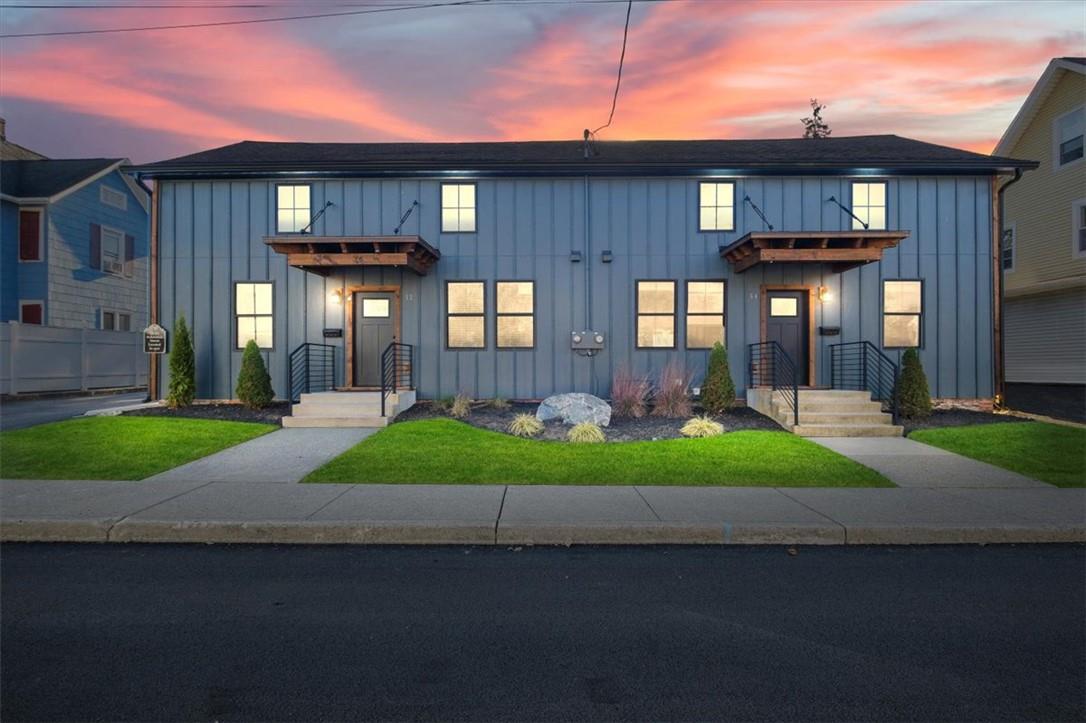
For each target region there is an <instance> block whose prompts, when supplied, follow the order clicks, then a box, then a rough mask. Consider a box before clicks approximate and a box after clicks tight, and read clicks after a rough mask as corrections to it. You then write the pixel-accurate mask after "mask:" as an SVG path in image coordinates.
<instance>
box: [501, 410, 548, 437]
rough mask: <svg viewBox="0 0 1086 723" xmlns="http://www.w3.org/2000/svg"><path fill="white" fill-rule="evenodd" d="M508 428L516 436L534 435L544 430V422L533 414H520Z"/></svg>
mask: <svg viewBox="0 0 1086 723" xmlns="http://www.w3.org/2000/svg"><path fill="white" fill-rule="evenodd" d="M506 429H507V430H508V431H509V434H512V435H513V436H515V437H534V436H536V435H537V434H539V433H540V432H542V431H543V422H540V421H539V420H538V419H536V418H535V417H534V416H533V415H531V414H518V415H517V416H515V417H513V421H512V422H510V423H509V426H508V427H507V428H506Z"/></svg>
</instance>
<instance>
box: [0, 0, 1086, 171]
mask: <svg viewBox="0 0 1086 723" xmlns="http://www.w3.org/2000/svg"><path fill="white" fill-rule="evenodd" d="M149 1H150V3H159V4H170V5H174V6H177V5H181V6H187V7H171V8H162V7H158V8H147V7H140V8H137V7H119V8H118V7H114V8H108V9H103V8H100V7H99V8H93V9H88V8H85V7H79V8H66V9H17V8H16V7H13V6H17V5H20V4H23V5H25V4H30V2H29V0H22V1H21V2H15V0H3V6H2V8H0V31H2V33H3V34H12V33H30V32H43V31H57V30H75V29H92V28H119V27H136V26H147V25H171V24H180V23H202V22H213V21H222V20H239V19H246V18H271V17H281V16H286V15H300V14H307V13H317V12H346V11H350V10H357V9H360V8H359V6H364V8H372V7H379V6H385V7H387V6H388V5H389V4H395V5H398V6H402V5H410V4H416V3H419V2H422V0H402V2H401V1H394V0H354V2H348V0H316V1H313V2H308V3H304V2H300V1H299V0H253V2H255V3H256V4H258V5H262V6H264V7H256V8H253V7H245V8H242V7H237V6H238V5H240V4H243V1H242V0H188V1H187V2H186V0H172V1H171V2H168V3H167V2H166V0H143V2H140V3H139V4H140V5H142V6H146V5H147V4H149ZM434 1H437V2H440V1H441V0H434ZM495 2H496V3H499V4H476V5H466V6H458V7H446V8H426V9H414V10H407V11H398V12H383V13H376V14H368V15H355V16H343V17H336V18H323V19H308V20H296V21H290V22H275V23H267V24H253V25H242V26H222V27H211V28H199V29H175V30H156V31H145V32H131V33H117V34H101V35H78V36H59V37H41V38H4V39H2V40H0V113H2V115H3V116H4V117H6V119H7V133H8V138H9V140H12V141H15V142H17V143H21V144H23V145H26V146H29V147H31V148H34V149H36V150H39V151H41V152H43V153H45V154H47V155H50V156H54V157H64V156H72V157H74V156H127V157H129V158H131V159H132V160H133V161H136V162H144V161H152V160H159V159H162V158H168V157H171V156H176V155H180V154H183V153H188V152H192V151H196V150H200V149H203V148H209V147H214V146H219V145H225V144H228V143H233V142H236V141H239V140H243V139H250V140H303V141H383V140H419V141H421V140H450V141H452V140H526V139H556V138H570V139H572V138H579V137H580V135H581V131H582V129H584V128H585V127H590V128H595V127H596V126H599V125H602V124H603V123H604V122H605V121H606V119H607V113H608V111H609V109H610V103H611V94H612V92H613V90H614V83H615V71H616V68H617V64H618V55H619V50H620V47H621V42H622V27H623V20H624V18H625V13H626V5H625V3H609V2H603V3H599V2H597V3H591V4H584V3H582V4H578V3H572V2H563V1H562V0H547V1H545V2H540V1H539V0H527V1H526V2H522V3H517V2H511V1H510V0H495ZM37 4H42V3H37ZM58 4H65V3H58ZM66 4H68V5H72V4H78V3H73V2H71V0H69V2H68V3H66ZM82 4H83V5H92V4H105V1H104V0H102V2H95V3H89V2H88V3H82ZM109 4H112V5H134V4H136V3H135V2H133V0H111V2H110V3H109ZM223 4H227V5H233V6H234V7H225V8H224V7H206V6H209V5H212V6H214V5H223ZM195 5H202V6H204V7H195ZM1061 55H1086V3H1083V2H1080V1H1078V0H1076V1H1074V2H1040V1H1034V2H962V3H952V2H934V1H920V2H910V1H908V0H885V1H878V2H863V1H860V0H851V1H850V0H838V1H837V2H815V1H811V2H750V1H747V2H730V1H728V0H676V1H674V2H635V3H634V6H633V14H632V19H631V25H630V35H629V44H628V49H627V55H626V65H625V70H624V75H623V84H622V91H621V94H620V96H619V101H618V109H617V112H616V114H615V120H614V124H613V126H612V127H611V128H609V129H607V130H606V131H603V132H601V134H600V137H601V138H604V139H631V138H772V137H795V136H798V135H800V134H801V133H802V127H801V124H800V122H799V119H800V118H801V117H802V116H804V115H807V114H808V111H809V107H808V99H809V98H812V97H817V98H819V99H820V100H822V101H823V102H825V103H826V104H827V105H828V108H827V110H826V112H825V117H826V119H827V120H828V122H829V123H830V125H831V127H832V128H833V131H834V134H835V135H839V136H842V135H858V134H867V133H897V134H899V135H904V136H910V137H914V138H919V139H922V140H927V141H932V142H936V143H944V144H948V145H954V146H959V147H962V148H968V149H971V150H976V151H980V152H984V153H987V152H990V151H991V150H992V148H993V146H994V145H995V142H996V141H997V140H998V138H999V136H1000V134H1001V133H1002V131H1003V129H1004V128H1005V127H1006V125H1007V123H1008V122H1009V121H1010V120H1011V118H1012V116H1013V115H1014V113H1015V111H1016V110H1017V109H1018V108H1019V106H1020V105H1021V103H1022V101H1023V100H1024V98H1025V96H1026V94H1027V93H1028V92H1029V90H1030V88H1031V87H1032V85H1033V83H1034V82H1035V81H1036V79H1037V77H1038V76H1039V75H1040V73H1041V72H1042V71H1043V70H1044V67H1045V65H1046V64H1047V62H1048V61H1049V60H1050V59H1051V58H1052V57H1055V56H1061Z"/></svg>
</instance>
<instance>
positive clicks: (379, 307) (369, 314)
mask: <svg viewBox="0 0 1086 723" xmlns="http://www.w3.org/2000/svg"><path fill="white" fill-rule="evenodd" d="M362 316H364V317H365V318H367V319H387V318H388V317H389V304H388V299H362Z"/></svg>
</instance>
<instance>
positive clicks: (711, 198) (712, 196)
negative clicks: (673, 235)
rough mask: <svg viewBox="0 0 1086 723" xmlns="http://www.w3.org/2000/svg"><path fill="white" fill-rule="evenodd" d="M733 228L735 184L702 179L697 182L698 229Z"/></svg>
mask: <svg viewBox="0 0 1086 723" xmlns="http://www.w3.org/2000/svg"><path fill="white" fill-rule="evenodd" d="M734 229H735V184H734V183H732V182H731V181H726V182H722V183H721V182H717V181H702V182H701V183H699V184H698V230H699V231H732V230H734Z"/></svg>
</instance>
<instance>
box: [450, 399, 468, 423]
mask: <svg viewBox="0 0 1086 723" xmlns="http://www.w3.org/2000/svg"><path fill="white" fill-rule="evenodd" d="M470 414H471V398H470V397H468V395H466V394H464V393H463V392H461V393H460V394H457V395H456V397H454V398H453V400H452V404H450V405H449V416H450V417H456V418H457V419H467V418H468V415H470Z"/></svg>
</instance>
